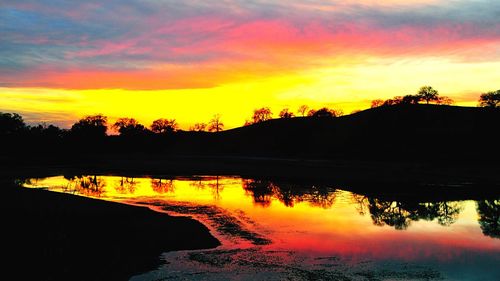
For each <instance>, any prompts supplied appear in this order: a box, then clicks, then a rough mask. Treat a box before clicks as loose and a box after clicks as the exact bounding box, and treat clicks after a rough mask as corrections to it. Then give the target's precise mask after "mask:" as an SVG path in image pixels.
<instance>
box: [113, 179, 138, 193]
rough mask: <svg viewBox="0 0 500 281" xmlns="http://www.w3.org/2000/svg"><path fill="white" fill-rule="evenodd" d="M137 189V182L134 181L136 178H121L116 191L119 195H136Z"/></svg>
mask: <svg viewBox="0 0 500 281" xmlns="http://www.w3.org/2000/svg"><path fill="white" fill-rule="evenodd" d="M136 188H137V182H136V181H134V178H128V177H121V179H120V180H118V182H117V185H115V190H116V192H118V193H121V194H125V193H131V194H132V193H134V192H135V190H136Z"/></svg>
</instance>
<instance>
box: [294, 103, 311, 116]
mask: <svg viewBox="0 0 500 281" xmlns="http://www.w3.org/2000/svg"><path fill="white" fill-rule="evenodd" d="M308 109H309V106H307V105H305V104H303V105H301V106H299V109H297V112H298V113H299V114H300V115H302V116H306V112H307V110H308Z"/></svg>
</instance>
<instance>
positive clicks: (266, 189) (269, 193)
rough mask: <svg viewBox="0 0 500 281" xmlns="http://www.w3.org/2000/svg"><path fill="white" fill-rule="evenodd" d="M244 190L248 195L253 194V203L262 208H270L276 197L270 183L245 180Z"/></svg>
mask: <svg viewBox="0 0 500 281" xmlns="http://www.w3.org/2000/svg"><path fill="white" fill-rule="evenodd" d="M243 189H244V190H245V192H246V193H247V194H251V196H252V197H253V202H254V203H255V204H256V205H260V206H262V207H269V205H271V200H272V197H273V195H274V192H273V185H272V184H271V183H270V182H269V181H262V180H244V181H243Z"/></svg>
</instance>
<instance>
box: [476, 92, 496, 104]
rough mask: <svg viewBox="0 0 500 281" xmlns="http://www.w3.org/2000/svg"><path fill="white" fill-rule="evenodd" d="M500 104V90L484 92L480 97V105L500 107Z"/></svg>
mask: <svg viewBox="0 0 500 281" xmlns="http://www.w3.org/2000/svg"><path fill="white" fill-rule="evenodd" d="M499 105H500V90H497V91H493V92H487V93H482V94H481V96H480V97H479V106H482V107H499Z"/></svg>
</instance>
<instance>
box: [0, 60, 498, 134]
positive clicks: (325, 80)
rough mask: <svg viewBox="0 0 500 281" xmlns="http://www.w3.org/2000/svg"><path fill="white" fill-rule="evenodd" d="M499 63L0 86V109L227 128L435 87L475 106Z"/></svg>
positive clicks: (38, 116) (387, 64)
mask: <svg viewBox="0 0 500 281" xmlns="http://www.w3.org/2000/svg"><path fill="white" fill-rule="evenodd" d="M498 69H500V62H483V63H465V62H450V61H447V60H441V59H427V60H403V61H385V60H382V59H372V60H368V61H367V63H365V64H354V65H347V64H340V65H338V66H332V67H324V68H316V69H313V70H305V71H302V72H297V73H287V74H284V75H274V76H270V77H266V78H260V79H258V78H255V79H253V80H251V81H248V80H247V81H240V82H235V83H228V84H224V85H220V86H217V87H213V88H203V89H170V90H126V89H96V90H71V89H48V88H5V87H4V88H0V98H1V100H2V103H1V104H0V111H3V112H17V113H20V114H21V115H23V116H25V118H26V119H27V120H28V121H30V122H36V121H38V122H41V121H43V122H47V123H52V122H58V124H64V125H65V127H69V126H71V124H72V123H74V122H76V121H77V120H78V119H79V118H81V117H83V116H85V115H91V114H96V113H102V114H104V115H106V116H108V117H109V119H110V122H114V120H116V119H117V118H120V117H133V118H136V119H137V120H139V122H141V123H143V124H145V125H149V124H151V122H152V121H153V120H155V119H158V118H169V119H170V118H174V119H176V120H177V122H178V123H179V124H180V126H181V128H182V129H188V128H189V127H190V126H191V125H192V124H194V123H197V122H208V121H209V120H210V119H211V118H212V116H213V115H214V114H221V117H222V121H223V123H224V124H225V128H226V129H229V128H234V127H239V126H241V125H242V124H243V123H244V122H245V119H249V118H250V116H251V115H252V112H253V110H254V109H256V108H260V107H264V106H267V107H270V108H271V110H272V111H273V113H274V116H276V117H277V115H278V113H279V111H280V110H281V109H282V108H285V107H288V108H290V110H291V111H294V112H295V111H296V109H297V108H298V107H299V106H300V105H302V104H306V105H308V106H309V107H310V108H319V107H323V106H328V107H333V108H337V109H342V110H343V111H344V112H345V113H346V114H348V113H350V112H351V111H353V110H357V109H366V108H368V107H369V104H370V101H371V100H373V99H377V98H382V99H386V98H390V97H393V96H396V95H405V94H414V93H416V91H417V90H418V88H419V87H420V86H423V85H431V86H433V87H434V88H435V89H437V90H438V91H439V93H440V94H441V95H445V96H449V97H451V98H453V99H454V100H455V101H456V104H457V105H467V106H475V105H476V103H477V99H478V97H479V94H480V93H481V92H485V91H490V90H494V89H492V88H491V87H498V71H497V70H498Z"/></svg>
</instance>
